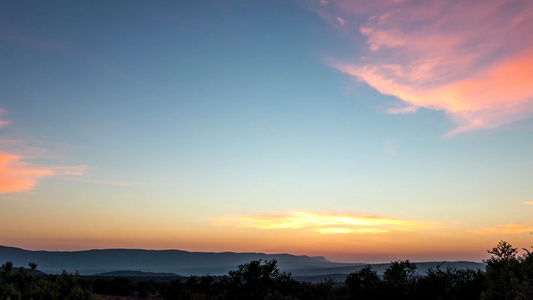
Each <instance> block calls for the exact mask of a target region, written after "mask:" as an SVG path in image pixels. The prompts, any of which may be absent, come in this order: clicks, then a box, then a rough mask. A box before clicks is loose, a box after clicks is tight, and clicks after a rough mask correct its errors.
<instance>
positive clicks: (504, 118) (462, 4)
mask: <svg viewBox="0 0 533 300" xmlns="http://www.w3.org/2000/svg"><path fill="white" fill-rule="evenodd" d="M318 9H319V10H320V15H321V16H324V17H325V18H330V19H331V21H334V20H335V18H336V17H337V16H339V15H340V16H342V19H343V20H344V21H347V20H350V24H358V25H356V27H350V28H349V26H343V27H342V30H343V31H345V32H347V33H348V35H347V36H349V35H350V34H351V35H352V36H354V37H356V36H361V35H363V36H364V37H366V41H367V45H366V47H367V50H366V52H365V53H364V54H363V55H361V56H359V57H358V58H355V59H337V60H334V59H332V60H331V61H330V64H331V65H332V66H333V67H334V68H336V69H338V70H340V71H342V72H344V73H347V74H349V75H351V76H353V77H355V78H356V79H357V80H360V81H363V82H366V83H367V84H369V85H370V86H372V87H374V88H375V89H377V90H378V91H379V92H381V93H383V94H388V95H393V96H396V97H397V98H399V99H401V100H402V102H403V104H404V107H394V108H392V109H390V110H389V112H390V113H406V112H413V111H416V109H418V108H427V109H433V110H443V111H444V112H446V113H447V114H448V115H449V116H450V117H451V119H452V120H454V121H455V122H456V124H457V127H456V128H455V129H453V130H451V131H450V132H449V133H448V135H453V134H456V133H460V132H466V131H472V130H477V129H487V128H495V127H499V126H502V125H504V124H508V123H511V122H515V121H518V120H523V119H526V118H529V117H531V116H532V115H533V84H531V82H533V31H531V28H533V2H532V1H529V0H513V1H511V0H494V1H489V2H487V1H482V0H472V1H460V0H452V1H449V0H436V1H393V0H379V1H363V0H331V1H328V3H327V5H320V7H319V8H318ZM361 17H363V20H365V21H363V22H361V21H360V20H361Z"/></svg>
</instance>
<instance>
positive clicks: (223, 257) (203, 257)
mask: <svg viewBox="0 0 533 300" xmlns="http://www.w3.org/2000/svg"><path fill="white" fill-rule="evenodd" d="M258 259H262V260H272V259H275V260H277V262H278V266H279V268H280V270H281V271H284V272H291V273H292V275H293V276H295V277H300V278H302V279H304V278H305V277H307V278H324V276H325V275H327V274H335V276H333V277H335V278H341V277H342V274H349V273H351V272H355V271H358V270H360V269H361V268H363V267H364V266H365V265H366V264H362V263H359V264H349V263H335V262H331V261H328V260H327V259H325V258H324V257H322V256H315V257H312V256H306V255H298V256H297V255H291V254H265V253H234V252H222V253H214V252H188V251H181V250H141V249H104V250H86V251H30V250H24V249H20V248H14V247H6V246H0V263H4V262H5V261H12V262H13V264H14V265H15V266H27V265H28V263H29V262H35V263H37V264H38V269H39V270H41V271H43V272H46V273H51V274H54V273H60V272H61V271H62V270H63V269H64V270H66V271H68V272H75V271H76V270H78V271H79V273H80V274H81V275H94V274H99V275H101V276H106V275H105V273H107V276H117V275H116V274H122V275H120V276H136V274H137V275H139V276H151V275H150V274H154V273H171V274H168V275H169V276H172V275H174V274H177V275H181V276H189V275H195V276H202V275H207V274H209V275H215V276H216V275H226V274H228V272H229V271H231V270H235V269H237V266H238V265H241V264H245V263H248V262H250V261H252V260H258ZM416 264H417V266H418V271H419V273H421V274H423V273H425V272H426V271H427V270H428V269H429V268H432V267H436V266H437V265H439V264H442V266H441V269H445V268H446V267H448V266H449V267H455V268H457V269H466V268H470V269H484V268H485V265H484V264H482V263H475V262H421V263H416ZM388 266H389V264H388V263H387V264H372V267H373V269H374V270H376V271H377V272H378V274H383V272H384V270H385V269H386V268H387V267H388ZM118 271H119V273H113V272H118ZM131 271H135V272H131ZM109 272H111V273H109ZM128 272H129V273H128ZM141 272H143V273H141ZM102 273H104V274H102ZM127 274H129V275H127ZM147 274H148V275H147ZM339 274H341V275H339ZM154 276H167V275H166V274H165V275H163V274H156V275H154Z"/></svg>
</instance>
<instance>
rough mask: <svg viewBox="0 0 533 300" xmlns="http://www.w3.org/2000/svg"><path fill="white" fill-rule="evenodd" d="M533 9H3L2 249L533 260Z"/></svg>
mask: <svg viewBox="0 0 533 300" xmlns="http://www.w3.org/2000/svg"><path fill="white" fill-rule="evenodd" d="M532 28H533V1H530V0H491V1H485V0H470V1H460V0H451V1H450V0H434V1H410V0H373V1H366V0H271V1H255V0H235V1H233V0H231V1H219V0H206V1H167V2H164V1H160V2H158V3H154V2H146V1H87V2H77V3H73V2H71V1H33V2H24V1H12V0H7V1H1V2H0V220H1V222H0V245H5V246H13V247H20V248H25V249H33V250H81V249H102V248H144V249H181V250H188V251H210V252H222V251H235V252H266V253H292V254H306V255H322V256H325V257H326V258H327V259H329V260H332V261H339V262H390V261H392V260H397V259H410V260H414V261H427V260H474V261H480V260H482V259H484V258H487V253H486V250H487V249H489V248H492V247H493V246H495V245H496V244H497V243H498V242H499V241H500V240H506V241H508V242H510V243H511V244H513V245H514V246H515V247H519V248H523V247H527V248H529V247H530V246H532V245H533V236H532V235H531V232H533V118H532V117H533V30H532Z"/></svg>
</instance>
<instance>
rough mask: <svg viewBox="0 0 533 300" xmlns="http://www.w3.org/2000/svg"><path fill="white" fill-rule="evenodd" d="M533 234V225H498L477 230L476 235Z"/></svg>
mask: <svg viewBox="0 0 533 300" xmlns="http://www.w3.org/2000/svg"><path fill="white" fill-rule="evenodd" d="M525 232H533V224H529V225H523V224H517V223H510V224H505V225H498V226H497V227H488V228H484V229H481V230H476V231H474V233H476V234H480V235H490V234H505V233H507V234H509V233H510V234H514V233H525Z"/></svg>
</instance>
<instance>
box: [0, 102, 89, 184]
mask: <svg viewBox="0 0 533 300" xmlns="http://www.w3.org/2000/svg"><path fill="white" fill-rule="evenodd" d="M4 113H5V110H3V109H0V116H1V115H2V114H4ZM9 123H10V122H9V121H7V120H2V119H0V128H1V127H2V126H3V125H5V124H9ZM43 157H47V158H50V157H53V155H50V154H49V152H48V151H46V150H45V149H42V148H40V147H28V146H26V143H25V141H23V140H20V139H10V138H2V137H0V194H3V193H14V192H23V191H27V190H31V189H33V188H34V187H35V186H36V185H37V184H38V183H39V180H41V179H42V178H45V177H50V176H59V177H66V176H72V175H75V176H81V175H83V174H84V173H85V170H86V168H87V166H85V165H78V166H61V165H49V164H47V165H38V164H35V163H32V162H31V161H32V160H33V161H34V160H35V159H39V158H43Z"/></svg>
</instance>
